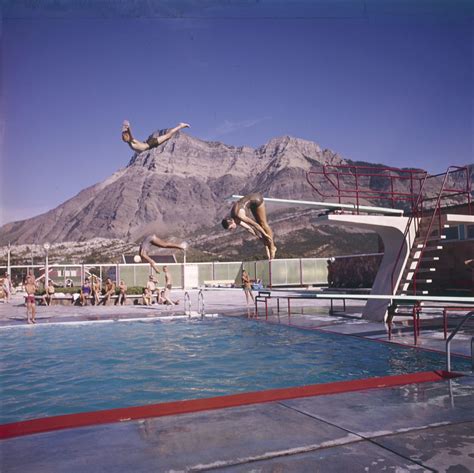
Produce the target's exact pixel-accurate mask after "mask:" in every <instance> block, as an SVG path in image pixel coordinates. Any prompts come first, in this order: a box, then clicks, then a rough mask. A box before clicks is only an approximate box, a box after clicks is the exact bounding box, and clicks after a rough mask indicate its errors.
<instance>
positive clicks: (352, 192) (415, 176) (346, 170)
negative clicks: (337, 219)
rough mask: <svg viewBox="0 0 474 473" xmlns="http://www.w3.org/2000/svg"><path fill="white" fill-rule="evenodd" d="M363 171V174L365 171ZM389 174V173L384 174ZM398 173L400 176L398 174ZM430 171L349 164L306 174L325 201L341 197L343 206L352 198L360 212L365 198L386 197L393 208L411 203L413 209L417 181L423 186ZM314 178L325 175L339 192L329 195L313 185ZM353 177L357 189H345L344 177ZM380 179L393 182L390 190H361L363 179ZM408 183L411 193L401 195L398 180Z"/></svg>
mask: <svg viewBox="0 0 474 473" xmlns="http://www.w3.org/2000/svg"><path fill="white" fill-rule="evenodd" d="M361 171H362V172H361ZM387 171H388V172H389V174H386V173H384V172H387ZM394 172H396V174H394ZM426 174H427V173H426V171H420V170H413V169H399V168H392V167H380V168H377V167H374V166H359V165H349V164H340V165H335V164H325V165H323V167H322V170H321V171H308V172H307V173H306V180H307V182H308V184H309V185H310V186H311V187H312V188H313V190H314V191H315V192H316V193H317V194H319V195H320V196H321V197H324V198H337V200H338V202H339V203H342V199H343V198H346V199H351V200H355V202H356V204H355V205H356V209H357V212H359V204H360V199H361V198H385V199H389V200H390V202H391V204H392V208H395V203H396V202H409V203H410V207H413V197H414V194H413V192H414V181H416V182H418V183H419V186H420V187H421V181H422V180H423V179H424V178H425V177H426ZM312 175H322V176H324V178H325V180H326V182H327V183H328V184H329V185H330V186H331V187H332V188H333V189H334V191H335V193H329V194H325V193H323V192H321V191H320V189H318V188H317V187H316V186H315V185H314V184H313V182H311V176H312ZM344 177H351V178H353V179H354V182H355V184H354V185H355V187H354V188H348V187H347V185H346V188H342V187H341V186H343V185H344V182H342V181H341V178H344ZM367 177H368V178H371V177H377V178H380V179H388V180H389V181H390V190H389V191H386V190H375V189H370V188H364V187H361V178H367ZM395 180H397V181H404V180H408V181H409V182H410V191H409V192H401V191H396V190H395V189H394V181H395Z"/></svg>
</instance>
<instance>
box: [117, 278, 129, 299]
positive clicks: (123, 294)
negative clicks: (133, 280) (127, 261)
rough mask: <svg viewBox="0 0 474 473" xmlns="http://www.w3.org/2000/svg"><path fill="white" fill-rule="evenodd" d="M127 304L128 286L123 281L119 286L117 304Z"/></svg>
mask: <svg viewBox="0 0 474 473" xmlns="http://www.w3.org/2000/svg"><path fill="white" fill-rule="evenodd" d="M126 302H127V285H126V284H125V282H124V281H123V280H122V281H120V284H119V295H118V298H117V301H116V302H115V304H116V305H117V304H120V305H124V304H125V303H126Z"/></svg>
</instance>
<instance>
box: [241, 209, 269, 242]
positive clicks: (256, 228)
mask: <svg viewBox="0 0 474 473" xmlns="http://www.w3.org/2000/svg"><path fill="white" fill-rule="evenodd" d="M239 220H240V222H239V223H240V225H242V226H243V227H244V228H245V229H246V230H247V231H249V232H250V233H252V234H253V235H255V236H256V237H257V238H261V239H262V240H266V241H268V242H272V241H273V238H272V237H271V236H270V235H269V234H268V233H267V232H266V231H265V230H264V229H263V228H262V227H261V226H260V225H259V224H258V223H257V222H255V220H252V219H251V218H249V217H247V215H239ZM244 224H245V225H244Z"/></svg>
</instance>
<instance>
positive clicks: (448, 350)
mask: <svg viewBox="0 0 474 473" xmlns="http://www.w3.org/2000/svg"><path fill="white" fill-rule="evenodd" d="M472 315H474V310H471V312H468V313H467V314H466V315H465V316H464V317H463V319H462V320H461V322H459V324H458V326H457V327H456V328H455V329H454V330H453V331H452V332H451V334H450V335H449V337H448V338H447V340H446V371H447V372H448V373H449V372H450V371H451V341H452V340H453V338H454V337H455V336H456V334H457V333H458V332H459V329H460V328H461V327H462V326H463V325H464V323H465V322H466V321H467V319H469V317H471V316H472ZM473 341H474V337H472V338H471V366H472V369H473V370H474V351H473Z"/></svg>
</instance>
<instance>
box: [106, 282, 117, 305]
mask: <svg viewBox="0 0 474 473" xmlns="http://www.w3.org/2000/svg"><path fill="white" fill-rule="evenodd" d="M114 295H115V282H112V280H111V279H110V278H107V279H106V281H105V294H104V305H107V304H108V303H109V301H110V298H111V297H112V296H114Z"/></svg>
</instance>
